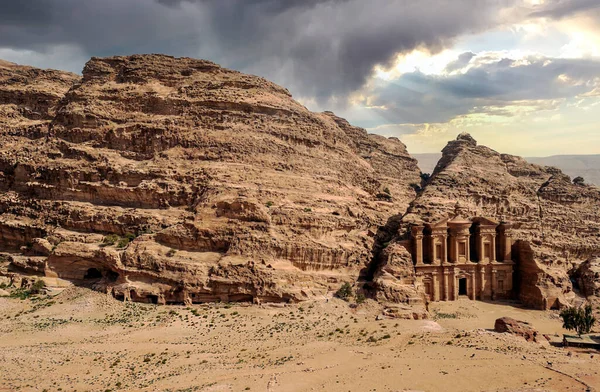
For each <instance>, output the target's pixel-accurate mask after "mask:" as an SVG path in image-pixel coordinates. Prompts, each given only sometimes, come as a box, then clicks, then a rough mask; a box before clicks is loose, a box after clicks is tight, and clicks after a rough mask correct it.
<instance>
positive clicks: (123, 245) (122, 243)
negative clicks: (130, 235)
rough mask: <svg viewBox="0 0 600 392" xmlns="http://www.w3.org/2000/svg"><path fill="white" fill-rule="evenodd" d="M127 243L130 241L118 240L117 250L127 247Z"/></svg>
mask: <svg viewBox="0 0 600 392" xmlns="http://www.w3.org/2000/svg"><path fill="white" fill-rule="evenodd" d="M129 242H130V241H129V240H128V239H127V238H121V239H119V242H117V248H125V247H127V245H129Z"/></svg>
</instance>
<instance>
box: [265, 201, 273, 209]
mask: <svg viewBox="0 0 600 392" xmlns="http://www.w3.org/2000/svg"><path fill="white" fill-rule="evenodd" d="M273 204H274V203H273V202H272V201H268V202H266V203H265V205H266V206H267V207H268V208H271V207H273Z"/></svg>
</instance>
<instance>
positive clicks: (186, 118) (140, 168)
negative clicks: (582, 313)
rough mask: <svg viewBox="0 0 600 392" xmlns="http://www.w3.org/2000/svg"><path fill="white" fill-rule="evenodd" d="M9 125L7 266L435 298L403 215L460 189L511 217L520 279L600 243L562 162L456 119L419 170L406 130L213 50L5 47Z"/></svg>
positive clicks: (4, 179) (145, 285) (128, 286)
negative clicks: (315, 98) (42, 52)
mask: <svg viewBox="0 0 600 392" xmlns="http://www.w3.org/2000/svg"><path fill="white" fill-rule="evenodd" d="M0 141H1V143H0V252H3V253H2V256H1V257H0V275H6V276H8V277H9V278H10V279H11V280H12V281H14V280H15V279H19V276H21V275H23V276H27V275H45V276H46V277H48V278H62V279H67V280H70V281H72V282H75V283H76V284H84V285H88V286H90V287H94V288H96V289H98V290H101V291H106V292H109V293H111V294H112V295H114V296H115V297H117V298H120V299H130V300H134V301H146V302H157V303H183V302H185V303H190V302H206V301H215V300H221V301H251V300H253V301H300V300H303V299H307V298H310V297H314V296H318V295H323V294H326V293H328V292H331V291H333V290H335V289H337V288H338V287H339V286H340V284H341V282H344V281H348V282H357V285H356V287H357V288H359V289H360V288H362V286H363V283H365V282H366V283H367V284H366V285H365V286H364V287H365V289H366V290H367V292H368V294H370V295H371V296H372V297H373V298H375V299H377V300H380V301H384V302H394V303H400V304H407V305H412V304H423V302H424V292H423V288H422V287H420V286H419V284H418V279H417V277H416V275H415V270H414V267H413V266H412V257H411V255H410V253H409V252H407V250H406V249H407V248H410V246H408V245H407V240H408V237H409V235H408V233H409V230H410V226H411V224H413V223H415V222H423V221H425V222H433V221H436V220H438V219H442V218H446V217H448V216H449V215H450V214H452V212H453V211H454V207H455V204H456V203H457V201H458V202H460V203H461V204H462V205H463V206H464V208H466V210H467V211H468V213H469V214H470V215H471V216H486V217H490V218H494V219H497V220H502V219H506V220H509V221H512V222H514V223H515V229H514V230H515V234H514V237H515V238H514V239H515V240H516V241H515V244H514V246H513V252H512V253H513V260H515V261H516V262H517V271H516V273H515V274H514V277H515V287H516V288H517V290H515V293H516V294H518V296H519V298H520V299H521V300H522V301H523V302H524V303H525V304H527V305H530V306H533V307H537V308H550V307H557V306H561V305H564V304H566V303H567V302H568V301H570V300H571V299H572V298H573V297H574V295H575V294H574V293H573V292H572V289H573V287H572V283H571V280H570V276H569V275H568V273H569V271H574V268H575V267H577V266H578V265H579V264H580V263H581V262H582V261H583V260H586V259H588V258H589V257H590V256H591V255H592V254H593V253H594V252H596V251H597V250H598V248H599V245H600V212H599V210H598V206H599V205H600V191H599V190H598V188H595V187H588V186H576V185H573V184H572V183H571V182H570V179H569V178H568V177H567V176H565V175H564V174H563V173H562V172H560V171H559V170H558V169H555V168H551V167H542V166H538V165H533V164H530V163H527V162H526V161H524V160H523V159H521V158H519V157H514V156H510V155H506V154H499V153H497V152H495V151H493V150H491V149H489V148H487V147H484V146H478V145H477V142H476V141H475V140H474V139H473V138H472V137H470V136H469V135H467V134H463V135H460V136H459V137H458V139H457V140H455V141H452V142H450V143H449V144H448V146H447V147H446V148H445V149H444V151H443V156H442V159H441V160H440V161H439V163H438V165H437V167H436V169H435V171H434V173H433V175H432V176H431V178H430V179H429V180H428V181H427V183H421V178H420V172H419V169H418V167H417V163H416V161H415V160H414V159H413V158H412V157H411V156H410V155H409V154H408V152H407V151H406V147H405V146H404V145H403V144H402V143H401V142H400V141H399V140H398V139H395V138H389V139H387V138H384V137H381V136H377V135H369V134H367V133H366V132H365V131H364V130H363V129H360V128H357V127H353V126H351V125H350V124H349V123H348V122H347V121H345V120H344V119H341V118H339V117H337V116H335V115H334V114H333V113H330V112H325V113H312V112H310V111H309V110H307V109H306V108H305V107H303V106H302V105H300V104H299V103H297V102H296V101H294V100H293V99H292V97H291V95H290V94H289V92H288V91H287V90H285V89H284V88H282V87H280V86H277V85H275V84H273V83H270V82H268V81H266V80H264V79H262V78H259V77H255V76H250V75H244V74H242V73H239V72H235V71H231V70H227V69H224V68H222V67H220V66H218V65H216V64H213V63H211V62H208V61H202V60H194V59H188V58H182V59H177V58H173V57H169V56H162V55H137V56H129V57H113V58H104V59H101V58H93V59H92V60H90V61H89V62H88V64H87V65H86V67H85V69H84V71H83V76H82V77H81V78H80V77H78V76H76V75H73V74H69V73H64V72H59V71H45V70H37V69H34V68H31V67H21V66H16V65H14V64H10V63H4V62H2V63H0ZM419 184H420V186H421V187H422V188H419ZM586 276H587V275H586ZM594 276H595V275H594ZM26 279H27V278H26ZM586 279H588V280H589V279H591V278H589V277H588V278H586ZM588 285H589V284H588ZM405 310H406V309H405V308H402V307H398V308H397V309H395V310H394V311H393V312H395V313H398V312H399V313H402V312H404V311H405ZM408 313H411V311H410V310H408ZM417 313H418V312H417ZM417 313H413V315H414V314H417ZM413 317H414V316H413ZM418 317H421V315H418Z"/></svg>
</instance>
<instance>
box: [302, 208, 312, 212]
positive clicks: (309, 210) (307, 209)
mask: <svg viewBox="0 0 600 392" xmlns="http://www.w3.org/2000/svg"><path fill="white" fill-rule="evenodd" d="M311 211H312V208H305V209H304V212H311Z"/></svg>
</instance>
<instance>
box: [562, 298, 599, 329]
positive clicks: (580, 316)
mask: <svg viewBox="0 0 600 392" xmlns="http://www.w3.org/2000/svg"><path fill="white" fill-rule="evenodd" d="M560 317H561V318H562V320H563V328H564V329H567V330H569V331H577V335H580V336H581V335H582V334H586V333H590V331H591V330H592V327H593V326H594V324H595V323H596V318H595V317H594V316H593V314H592V305H590V304H588V305H586V306H585V307H584V308H575V307H572V308H567V309H565V310H563V311H562V312H560Z"/></svg>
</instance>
